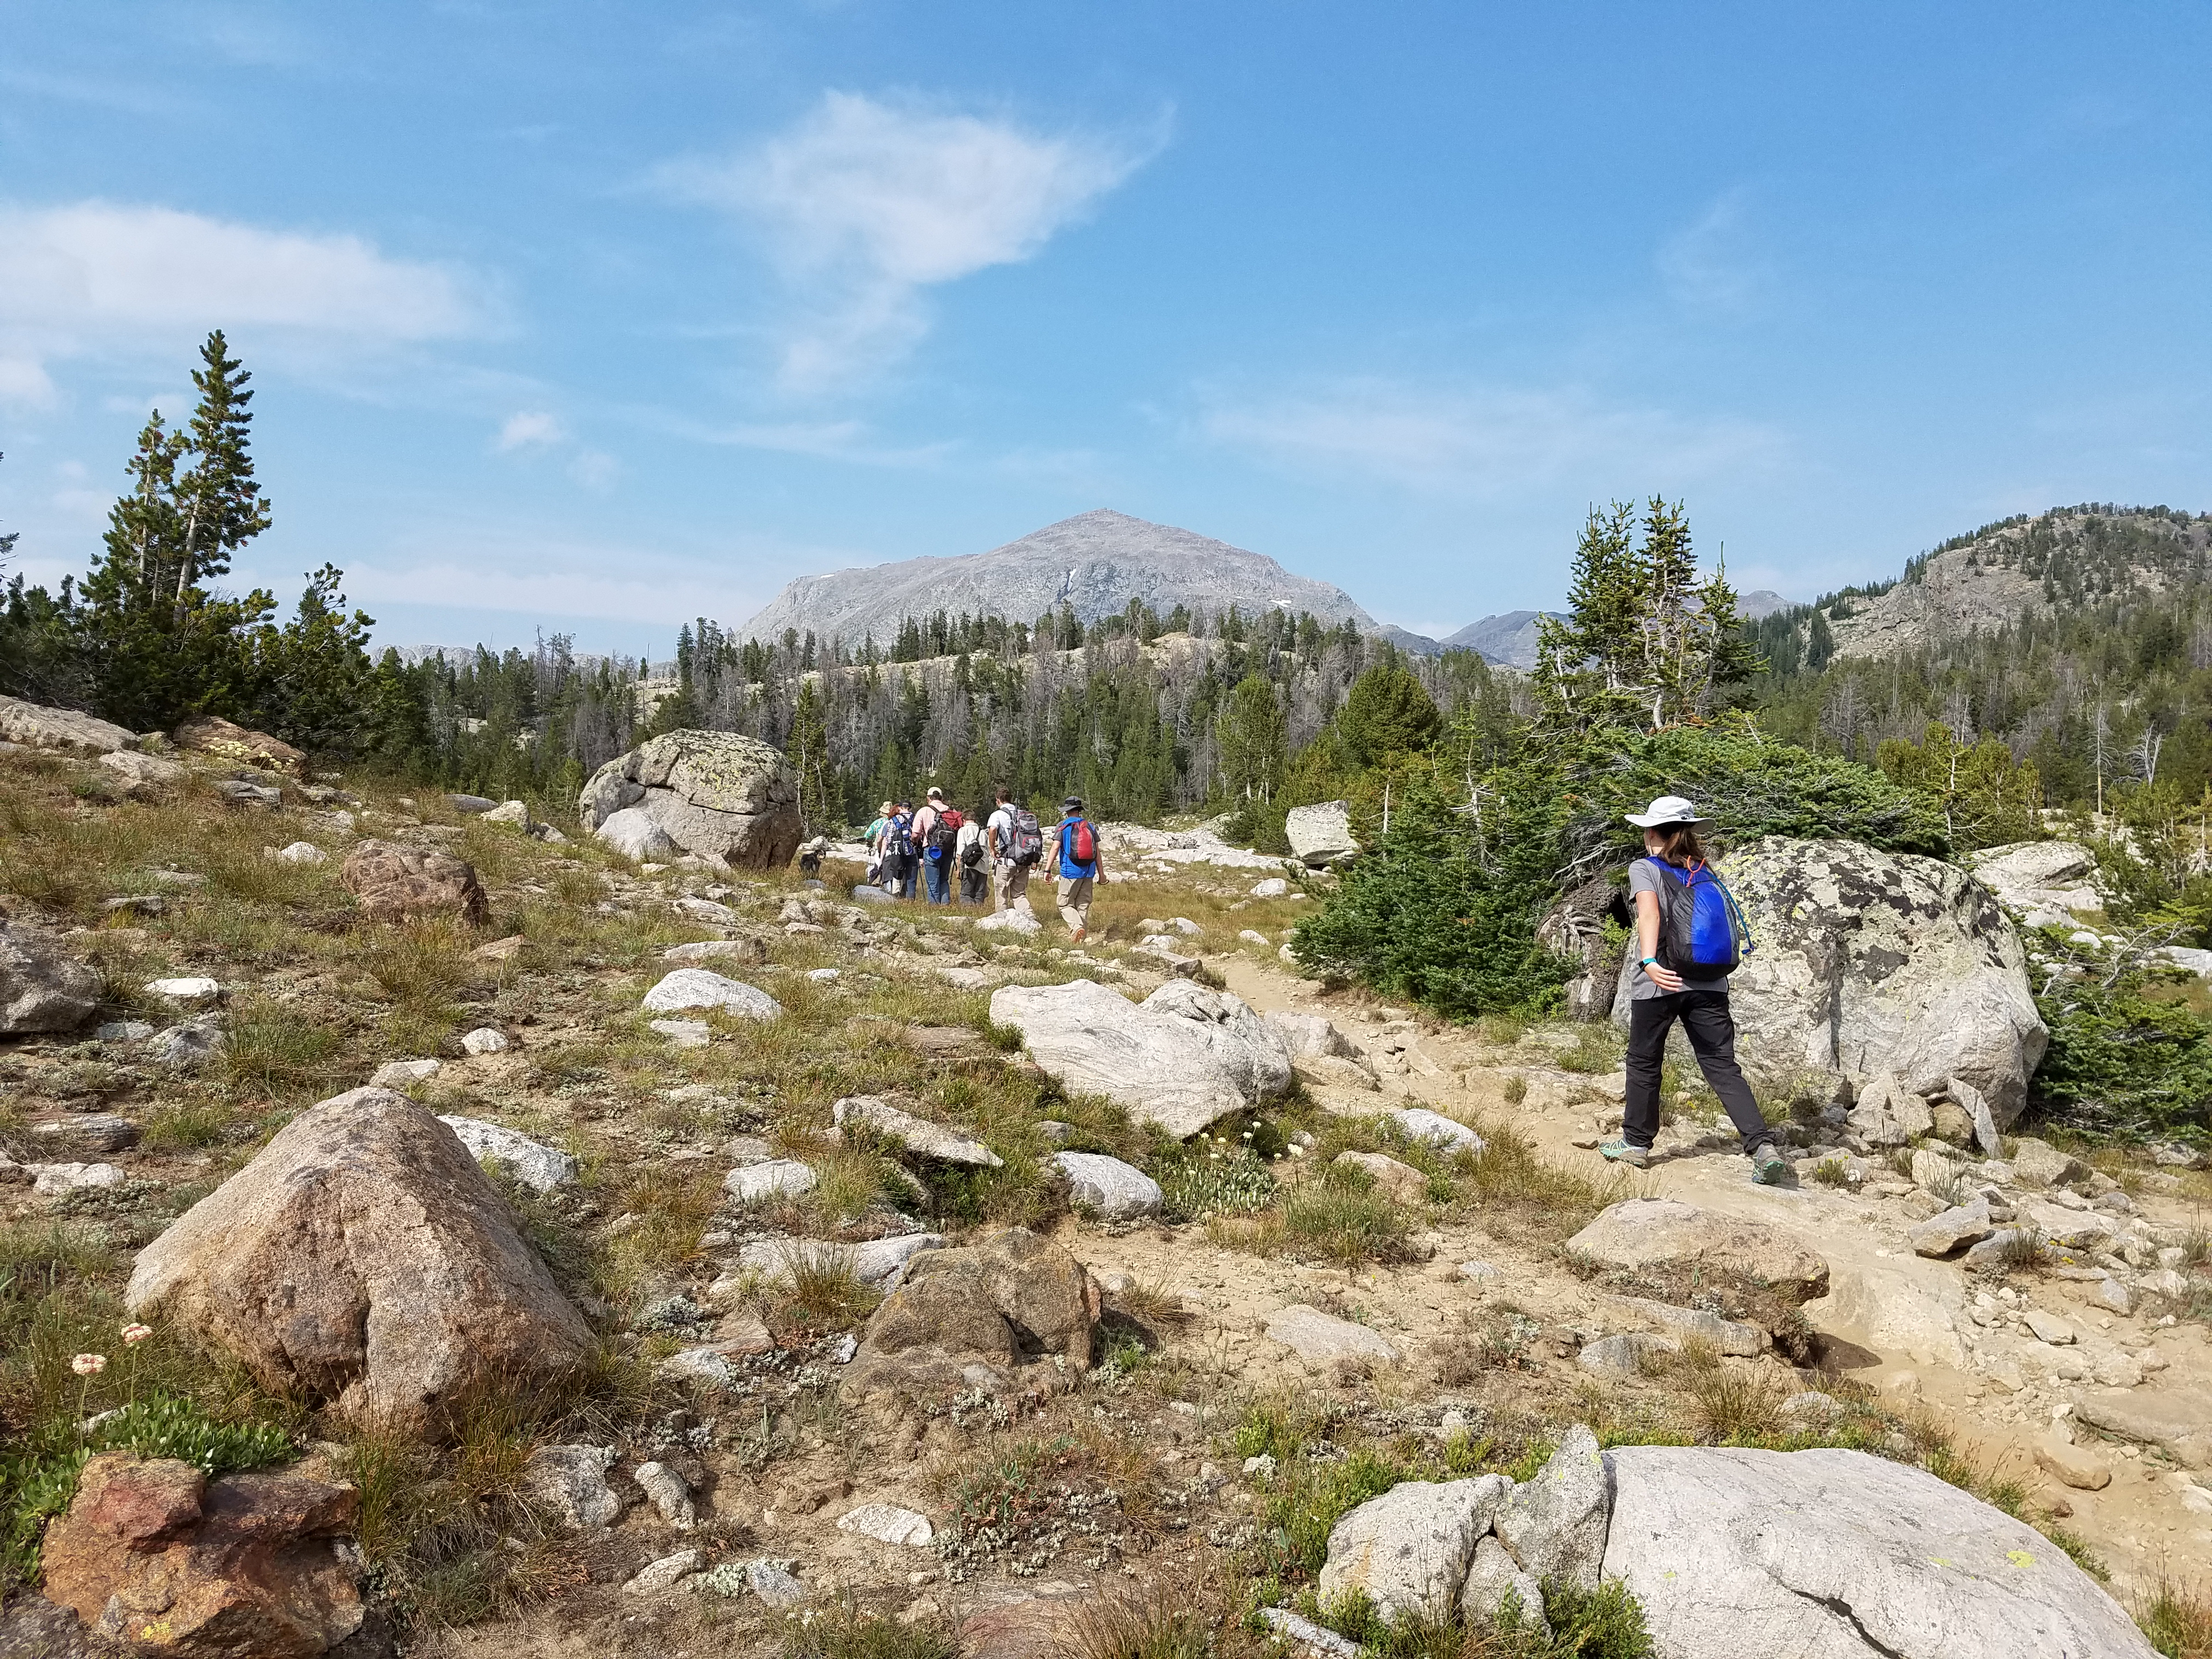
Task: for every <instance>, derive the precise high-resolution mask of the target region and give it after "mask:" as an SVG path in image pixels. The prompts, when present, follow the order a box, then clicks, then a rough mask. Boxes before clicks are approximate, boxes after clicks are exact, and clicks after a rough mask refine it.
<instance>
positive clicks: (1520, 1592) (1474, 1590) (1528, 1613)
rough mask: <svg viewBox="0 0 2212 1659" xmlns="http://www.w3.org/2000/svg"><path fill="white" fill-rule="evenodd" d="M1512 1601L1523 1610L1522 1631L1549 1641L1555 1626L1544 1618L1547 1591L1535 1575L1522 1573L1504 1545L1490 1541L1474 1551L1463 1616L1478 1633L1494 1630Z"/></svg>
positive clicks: (1463, 1597) (1462, 1597) (1463, 1593)
mask: <svg viewBox="0 0 2212 1659" xmlns="http://www.w3.org/2000/svg"><path fill="white" fill-rule="evenodd" d="M1508 1597H1510V1598H1512V1600H1513V1601H1514V1603H1515V1605H1516V1607H1517V1608H1518V1609H1519V1617H1518V1620H1517V1623H1518V1624H1519V1626H1520V1627H1521V1628H1522V1629H1523V1630H1526V1631H1529V1632H1534V1633H1535V1634H1537V1635H1539V1636H1541V1637H1542V1638H1544V1639H1546V1640H1547V1641H1548V1640H1549V1639H1550V1638H1551V1634H1552V1626H1551V1621H1550V1620H1547V1619H1546V1618H1545V1616H1544V1590H1543V1587H1542V1586H1541V1584H1539V1583H1537V1582H1536V1579H1535V1577H1534V1575H1533V1574H1531V1573H1528V1572H1524V1571H1522V1569H1521V1564H1520V1563H1519V1562H1517V1561H1516V1560H1515V1559H1513V1557H1512V1555H1511V1553H1510V1552H1508V1551H1507V1549H1506V1547H1505V1546H1504V1545H1503V1544H1501V1543H1499V1542H1498V1540H1497V1539H1495V1538H1486V1539H1484V1540H1483V1541H1481V1542H1480V1543H1479V1544H1477V1545H1476V1546H1475V1547H1474V1562H1473V1564H1472V1565H1469V1567H1468V1572H1467V1583H1466V1584H1465V1586H1464V1587H1463V1588H1462V1590H1461V1591H1460V1613H1461V1616H1462V1618H1463V1619H1464V1620H1466V1621H1467V1623H1468V1625H1469V1626H1472V1627H1474V1628H1475V1629H1477V1630H1492V1629H1494V1628H1496V1626H1497V1624H1498V1620H1499V1618H1500V1616H1501V1615H1502V1614H1503V1613H1504V1608H1505V1603H1506V1601H1507V1598H1508Z"/></svg>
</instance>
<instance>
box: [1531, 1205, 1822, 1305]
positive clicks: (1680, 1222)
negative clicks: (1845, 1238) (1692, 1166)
mask: <svg viewBox="0 0 2212 1659" xmlns="http://www.w3.org/2000/svg"><path fill="white" fill-rule="evenodd" d="M1566 1247H1567V1249H1568V1250H1569V1251H1570V1252H1571V1253H1572V1254H1575V1255H1583V1256H1587V1257H1589V1259H1590V1260H1591V1261H1595V1262H1597V1263H1598V1264H1599V1265H1600V1266H1601V1267H1676V1266H1680V1267H1705V1268H1707V1269H1712V1268H1720V1269H1722V1270H1723V1271H1726V1272H1729V1273H1735V1274H1738V1275H1739V1276H1741V1277H1742V1278H1745V1279H1752V1280H1753V1281H1755V1282H1758V1283H1760V1284H1764V1285H1767V1286H1769V1287H1770V1288H1771V1289H1772V1290H1773V1291H1775V1292H1776V1294H1778V1295H1780V1296H1784V1297H1789V1298H1790V1300H1791V1301H1793V1302H1804V1301H1808V1300H1810V1299H1811V1298H1812V1297H1816V1296H1820V1295H1821V1294H1823V1293H1824V1292H1825V1291H1826V1290H1827V1287H1828V1264H1827V1263H1826V1262H1825V1261H1822V1260H1821V1259H1820V1257H1819V1256H1818V1255H1814V1253H1813V1252H1812V1251H1811V1250H1810V1249H1807V1248H1806V1246H1805V1244H1804V1243H1802V1241H1801V1240H1799V1239H1798V1238H1797V1237H1796V1236H1795V1235H1793V1234H1790V1233H1786V1232H1784V1231H1782V1229H1781V1228H1779V1227H1771V1226H1769V1225H1767V1224H1766V1223H1765V1222H1763V1221H1753V1220H1748V1219H1746V1218H1743V1217H1741V1216H1731V1215H1721V1214H1717V1213H1716V1212H1712V1211H1709V1210H1700V1209H1699V1208H1698V1207H1697V1206H1694V1205H1691V1204H1684V1203H1681V1202H1680V1201H1679V1200H1674V1199H1671V1198H1632V1199H1627V1200H1624V1201H1622V1202H1621V1203H1619V1204H1615V1205H1613V1206H1612V1207H1611V1208H1609V1209H1607V1210H1605V1211H1604V1212H1601V1214H1600V1215H1599V1216H1598V1218H1597V1219H1596V1220H1595V1221H1593V1222H1591V1223H1590V1224H1589V1226H1587V1227H1585V1228H1583V1230H1582V1231H1580V1232H1578V1233H1577V1234H1576V1235H1575V1236H1574V1237H1572V1238H1571V1239H1569V1240H1568V1241H1567V1246H1566Z"/></svg>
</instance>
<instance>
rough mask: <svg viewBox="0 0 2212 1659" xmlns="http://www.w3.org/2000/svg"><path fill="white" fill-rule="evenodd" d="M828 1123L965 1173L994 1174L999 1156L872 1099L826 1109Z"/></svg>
mask: <svg viewBox="0 0 2212 1659" xmlns="http://www.w3.org/2000/svg"><path fill="white" fill-rule="evenodd" d="M829 1118H830V1121H831V1122H833V1123H835V1124H836V1126H837V1127H839V1128H840V1129H842V1128H844V1127H846V1126H847V1125H848V1124H851V1125H855V1126H858V1127H862V1128H865V1129H867V1130H869V1131H871V1132H872V1133H876V1134H879V1135H882V1136H884V1138H886V1139H890V1140H895V1141H896V1142H897V1143H898V1144H899V1145H900V1146H903V1147H905V1148H906V1150H907V1151H908V1152H912V1153H914V1154H915V1155H916V1156H917V1157H920V1158H933V1159H935V1160H936V1161H937V1162H938V1163H940V1164H962V1165H964V1166H966V1167H968V1168H969V1169H979V1170H996V1169H999V1168H1000V1167H1001V1166H1002V1160H1001V1159H1000V1157H999V1155H998V1154H997V1153H996V1152H993V1151H992V1150H991V1149H990V1148H989V1147H988V1146H985V1145H983V1143H982V1142H981V1141H980V1140H973V1139H969V1137H967V1136H965V1135H963V1134H958V1133H955V1132H954V1131H952V1130H951V1129H948V1128H946V1127H945V1126H944V1125H943V1124H941V1123H933V1122H931V1121H929V1120H928V1119H927V1118H923V1117H916V1116H915V1115H914V1114H913V1113H912V1112H906V1111H901V1110H900V1109H898V1108H897V1107H896V1106H893V1105H890V1104H889V1103H886V1102H884V1101H881V1100H878V1099H877V1098H876V1097H874V1096H873V1095H850V1096H848V1097H846V1098H844V1099H842V1100H840V1101H838V1102H837V1103H836V1104H835V1105H833V1106H831V1107H830V1109H829Z"/></svg>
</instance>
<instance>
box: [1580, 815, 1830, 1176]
mask: <svg viewBox="0 0 2212 1659" xmlns="http://www.w3.org/2000/svg"><path fill="white" fill-rule="evenodd" d="M1625 816H1626V818H1627V820H1628V822H1629V823H1632V824H1634V825H1635V826H1636V827H1637V828H1638V829H1641V830H1643V831H1644V852H1645V853H1646V854H1648V856H1647V857H1644V858H1640V859H1638V860H1636V862H1635V863H1633V864H1632V865H1630V866H1628V892H1629V897H1630V900H1631V901H1632V902H1633V904H1634V905H1635V907H1636V931H1635V939H1634V941H1633V951H1634V955H1635V963H1634V966H1633V967H1632V969H1630V973H1629V997H1630V999H1631V1000H1630V1002H1629V1010H1628V1093H1627V1097H1626V1101H1625V1102H1624V1103H1623V1107H1622V1112H1621V1124H1620V1130H1621V1132H1620V1139H1617V1140H1608V1141H1607V1142H1606V1143H1605V1145H1604V1146H1601V1147H1599V1148H1598V1151H1600V1152H1602V1153H1604V1154H1605V1155H1606V1157H1607V1158H1612V1159H1613V1160H1615V1161H1616V1162H1618V1163H1622V1164H1632V1165H1634V1166H1635V1167H1636V1168H1638V1169H1639V1170H1640V1169H1642V1168H1643V1167H1644V1165H1645V1164H1648V1163H1650V1159H1651V1143H1652V1142H1653V1141H1654V1140H1656V1139H1658V1135H1659V1068H1660V1064H1661V1062H1662V1060H1664V1059H1665V1057H1666V1053H1667V1033H1668V1030H1670V1029H1671V1028H1672V1027H1673V1025H1674V1022H1675V1021H1676V1020H1678V1019H1679V1020H1680V1021H1681V1022H1682V1030H1684V1032H1685V1033H1686V1034H1687V1035H1688V1036H1689V1039H1690V1050H1691V1052H1692V1054H1696V1055H1697V1057H1698V1067H1699V1070H1700V1071H1702V1072H1704V1073H1705V1081H1706V1082H1707V1083H1709V1084H1711V1085H1712V1090H1713V1092H1714V1093H1715V1094H1717V1095H1718V1096H1719V1097H1720V1099H1721V1104H1722V1105H1723V1106H1725V1107H1726V1108H1728V1115H1729V1121H1731V1122H1733V1123H1734V1124H1735V1127H1736V1132H1737V1133H1739V1134H1741V1136H1742V1137H1743V1150H1744V1152H1746V1153H1747V1155H1748V1156H1749V1157H1750V1158H1751V1178H1752V1179H1753V1181H1757V1182H1762V1183H1763V1184H1765V1185H1767V1186H1774V1185H1778V1183H1780V1182H1782V1180H1783V1179H1784V1177H1785V1176H1787V1175H1788V1174H1789V1172H1790V1165H1789V1164H1788V1162H1787V1161H1786V1160H1785V1159H1784V1158H1783V1156H1782V1154H1781V1152H1779V1151H1778V1149H1777V1147H1776V1146H1775V1144H1774V1131H1773V1130H1772V1129H1771V1128H1769V1127H1767V1123H1766V1120H1765V1118H1764V1117H1763V1116H1761V1115H1759V1103H1758V1102H1757V1101H1755V1100H1753V1098H1752V1097H1751V1085H1749V1084H1747V1083H1746V1082H1745V1081H1744V1080H1743V1073H1742V1072H1741V1070H1740V1069H1739V1068H1738V1067H1737V1066H1736V1063H1735V1020H1734V1019H1732V1018H1730V1017H1729V994H1728V976H1729V970H1730V969H1734V968H1735V965H1736V963H1737V960H1738V958H1739V955H1740V952H1739V949H1738V945H1739V939H1740V935H1741V931H1742V920H1741V916H1740V915H1738V914H1737V911H1736V908H1735V899H1734V898H1733V897H1731V896H1729V890H1728V889H1727V888H1726V887H1725V886H1723V884H1721V879H1720V878H1719V877H1718V876H1717V875H1715V874H1713V872H1712V871H1711V868H1710V867H1708V866H1707V865H1706V863H1705V848H1703V847H1702V846H1700V845H1699V842H1698V832H1699V830H1700V829H1711V828H1712V823H1713V821H1712V820H1711V818H1702V817H1699V816H1698V809H1697V808H1696V807H1695V806H1694V805H1692V804H1691V803H1690V802H1688V801H1686V800H1684V799H1682V798H1681V797H1680V795H1662V796H1661V797H1660V798H1659V799H1657V800H1655V801H1653V802H1652V803H1651V805H1650V807H1649V808H1648V809H1647V810H1645V811H1642V812H1630V813H1627V814H1626V815H1625Z"/></svg>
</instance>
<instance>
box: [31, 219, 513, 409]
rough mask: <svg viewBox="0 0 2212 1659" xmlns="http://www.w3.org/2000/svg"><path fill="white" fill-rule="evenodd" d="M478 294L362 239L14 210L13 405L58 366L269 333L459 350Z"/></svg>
mask: <svg viewBox="0 0 2212 1659" xmlns="http://www.w3.org/2000/svg"><path fill="white" fill-rule="evenodd" d="M480 318H481V307H480V305H479V302H478V301H477V298H476V297H475V295H473V294H472V292H471V285H470V284H469V283H468V282H467V281H466V280H465V278H464V277H463V276H461V275H460V274H459V273H458V272H456V271H454V270H451V269H449V268H447V267H446V266H442V265H436V264H426V263H423V262H421V261H416V260H408V259H395V258H390V257H388V256H386V255H385V254H383V253H381V252H379V251H378V250H377V249H376V248H375V247H374V246H373V245H372V244H370V243H368V242H367V241H364V240H362V239H361V238H360V237H357V236H348V235H315V234H306V233H301V232H295V231H283V230H267V229H264V228H260V227H258V226H255V225H246V224H240V223H237V222H232V221H227V220H221V219H212V218H208V217H205V216H201V215H198V214H192V213H183V212H179V211H178V210H175V209H173V208H164V207H131V206H124V205H118V204H113V203H108V202H98V201H92V202H80V203H76V204H72V205H69V206H64V207H53V208H40V209H27V208H0V396H8V397H12V398H15V399H16V400H18V401H40V400H42V399H44V398H50V397H51V396H52V383H51V381H50V380H48V379H47V377H46V369H45V365H46V363H48V362H52V361H53V360H55V359H57V358H61V357H69V356H79V355H82V354H85V353H88V352H99V353H101V354H103V355H110V356H112V355H118V354H129V353H135V352H137V351H140V350H143V349H147V348H148V347H149V346H155V345H158V346H159V347H161V349H164V350H166V351H167V352H169V353H171V354H172V355H173V353H174V350H175V349H176V346H177V343H178V337H179V336H180V335H190V334H196V333H198V332H200V331H204V330H207V329H212V328H226V329H232V330H237V329H243V328H249V327H251V328H256V329H258V330H261V331H264V332H265V333H268V334H271V335H278V336H285V337H290V338H293V339H295V340H298V341H302V342H307V343H313V344H314V345H316V346H318V347H319V348H324V349H331V348H336V349H364V348H378V347H386V346H392V345H400V344H410V343H417V342H422V341H428V340H435V339H444V338H450V337H454V336H457V335H461V334H465V333H467V332H469V331H471V330H472V329H474V328H476V327H477V326H478V325H479V322H480Z"/></svg>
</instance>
